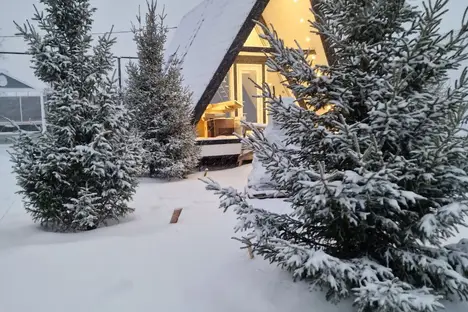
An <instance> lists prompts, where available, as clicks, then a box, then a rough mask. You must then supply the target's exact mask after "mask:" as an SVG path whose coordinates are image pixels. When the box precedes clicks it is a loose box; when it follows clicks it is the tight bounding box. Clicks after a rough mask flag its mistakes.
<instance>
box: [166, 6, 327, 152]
mask: <svg viewBox="0 0 468 312" xmlns="http://www.w3.org/2000/svg"><path fill="white" fill-rule="evenodd" d="M311 5H312V4H311V0H205V1H203V2H202V3H201V4H199V5H198V6H197V7H195V8H194V9H193V10H191V11H190V12H189V13H187V14H186V15H185V16H184V18H183V19H182V21H181V23H180V25H179V26H178V28H177V31H176V33H175V35H174V38H173V39H172V42H171V44H170V46H169V48H168V50H167V52H168V55H174V54H175V55H177V57H178V58H179V59H182V61H183V75H184V79H185V84H186V85H187V86H188V87H189V88H190V90H191V91H192V92H193V101H194V118H195V121H196V122H197V131H198V137H199V139H200V140H203V141H210V140H212V141H216V142H218V143H217V144H219V142H221V141H223V142H224V143H229V142H234V141H235V137H234V136H232V134H233V133H239V134H241V131H242V129H241V120H247V121H249V122H254V123H258V124H266V123H268V116H267V114H266V110H265V106H264V102H263V99H261V98H258V97H257V95H259V90H258V89H257V88H256V87H255V85H254V83H253V82H252V81H254V82H256V83H258V84H262V83H265V82H266V83H268V84H270V85H271V86H274V87H275V90H276V92H277V93H279V94H281V95H282V96H283V97H290V98H293V95H292V94H291V93H290V91H289V90H288V89H287V88H285V87H284V85H283V84H284V80H285V79H284V77H281V76H280V75H279V74H277V73H272V72H269V71H267V69H266V66H265V62H266V56H265V53H268V51H269V50H270V48H269V46H268V42H266V41H265V40H264V39H262V38H261V37H260V34H261V32H262V29H261V27H259V26H258V25H256V23H255V21H261V22H262V23H264V24H266V25H270V24H271V25H273V26H274V28H275V30H276V31H277V33H278V35H279V37H280V38H281V39H283V40H284V42H285V44H286V45H287V46H289V47H293V48H296V47H297V45H296V41H297V42H298V43H299V45H300V46H301V48H302V49H304V50H309V51H310V53H309V54H310V57H311V60H312V61H313V62H317V63H318V64H326V63H327V54H326V53H325V48H324V45H323V43H322V40H321V38H320V36H319V35H316V34H313V33H311V29H310V23H309V22H308V21H309V20H314V16H313V14H312V12H311V10H310V8H311ZM230 140H232V141H230ZM207 143H208V142H205V144H207ZM208 144H209V143H208Z"/></svg>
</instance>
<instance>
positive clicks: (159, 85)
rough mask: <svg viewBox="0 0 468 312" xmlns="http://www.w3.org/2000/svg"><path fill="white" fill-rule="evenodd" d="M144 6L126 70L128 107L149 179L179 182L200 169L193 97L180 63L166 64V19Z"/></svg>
mask: <svg viewBox="0 0 468 312" xmlns="http://www.w3.org/2000/svg"><path fill="white" fill-rule="evenodd" d="M147 4H148V13H147V14H146V18H145V27H141V22H142V19H141V17H138V22H139V24H140V27H139V28H134V33H135V41H136V43H137V49H138V64H134V63H131V64H130V65H129V66H128V75H129V79H128V87H127V91H126V103H127V105H128V107H129V109H130V110H131V111H132V113H133V115H134V117H135V119H134V120H133V126H134V127H135V128H136V130H137V132H138V133H140V135H141V137H142V141H143V148H144V149H145V151H146V153H145V159H144V162H145V163H146V166H147V168H148V169H149V173H150V175H151V176H155V177H159V178H183V177H185V176H186V175H187V174H188V173H190V171H191V170H192V169H193V168H194V167H195V166H196V165H197V164H198V160H199V151H198V148H197V146H196V145H195V138H196V133H195V129H194V126H193V124H192V120H191V119H192V107H191V93H190V92H189V90H188V89H186V88H184V87H183V86H182V83H183V81H182V76H181V70H180V65H181V64H180V62H179V61H178V60H177V59H176V58H175V57H173V58H171V59H170V60H169V61H168V62H166V61H165V58H164V45H165V43H166V40H167V33H168V28H167V26H166V25H165V22H164V20H165V17H166V16H165V14H164V13H163V14H161V15H158V14H157V6H156V3H155V2H154V1H153V2H151V3H149V2H148V3H147Z"/></svg>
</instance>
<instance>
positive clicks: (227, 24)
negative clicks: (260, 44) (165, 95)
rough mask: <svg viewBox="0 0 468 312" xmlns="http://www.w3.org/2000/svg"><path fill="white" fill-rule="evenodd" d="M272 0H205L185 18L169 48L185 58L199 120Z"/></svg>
mask: <svg viewBox="0 0 468 312" xmlns="http://www.w3.org/2000/svg"><path fill="white" fill-rule="evenodd" d="M268 2H269V0H235V1H233V0H205V1H203V2H202V3H201V4H199V5H198V6H197V7H196V8H195V9H193V10H192V11H191V12H189V13H188V14H187V15H186V16H185V17H184V18H183V19H182V22H181V23H180V25H179V26H178V28H177V32H176V34H175V35H174V39H173V40H172V42H171V45H170V47H169V49H168V51H167V52H168V55H173V54H176V55H177V56H178V57H179V58H180V59H182V60H183V70H182V73H183V76H184V79H185V84H186V85H187V86H188V87H189V88H190V90H191V91H192V92H193V101H194V103H195V116H194V118H195V120H198V119H199V118H200V117H201V115H202V114H203V111H204V110H205V108H206V105H208V102H209V101H210V100H211V97H213V95H214V93H215V92H216V90H217V88H218V86H219V84H220V83H221V81H222V80H223V79H224V77H225V76H226V74H227V72H228V71H229V68H230V66H231V65H232V63H233V62H234V60H235V58H236V57H237V54H238V53H239V51H240V49H241V48H242V45H243V44H244V42H245V40H246V39H247V38H248V36H249V34H250V33H251V31H252V29H253V28H254V26H255V23H254V20H255V19H258V18H259V17H260V16H261V13H262V12H263V10H264V9H265V7H266V5H267V4H268ZM203 106H204V107H203Z"/></svg>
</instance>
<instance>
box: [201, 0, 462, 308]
mask: <svg viewBox="0 0 468 312" xmlns="http://www.w3.org/2000/svg"><path fill="white" fill-rule="evenodd" d="M315 3H316V5H315V6H314V12H315V15H316V21H317V22H316V23H313V24H312V27H313V29H315V30H316V31H318V32H319V33H320V35H321V36H322V38H323V40H324V41H325V42H326V43H327V45H328V46H329V48H330V51H331V52H332V54H331V55H332V56H333V58H332V59H331V60H330V65H329V66H311V65H310V63H309V62H308V61H307V57H306V56H305V52H303V51H300V50H299V51H297V50H294V49H288V48H286V47H285V46H284V44H283V42H282V41H281V40H280V39H279V38H278V37H277V35H276V34H275V32H274V31H273V30H268V29H267V28H265V31H266V32H267V34H266V39H268V40H269V42H270V44H271V46H272V47H273V48H274V53H273V55H272V57H271V59H270V60H269V61H268V66H269V68H270V70H273V71H276V72H279V73H281V74H282V75H284V76H285V77H286V78H287V80H288V81H290V84H289V85H288V87H289V88H290V89H291V90H292V91H293V92H294V93H295V94H296V95H297V97H298V98H299V99H302V100H303V101H304V102H305V103H306V104H307V106H308V108H309V109H303V108H301V107H299V106H298V105H287V104H286V103H284V102H283V101H282V99H281V98H279V97H277V96H275V94H274V92H273V91H272V90H270V89H269V88H268V85H265V86H264V87H263V95H264V97H265V98H266V100H267V102H268V104H269V108H270V113H271V114H272V117H273V118H274V119H275V121H276V122H278V123H279V124H280V125H281V126H282V129H284V130H285V133H287V134H288V138H287V140H286V143H288V144H293V145H295V146H299V147H300V148H299V149H284V148H278V146H276V145H274V144H269V143H268V141H267V140H265V139H264V138H263V137H262V135H261V133H258V132H256V133H254V135H252V136H251V137H250V138H249V139H248V140H246V143H247V144H250V145H251V146H252V148H254V150H255V151H256V153H257V157H258V158H259V159H260V160H261V161H262V162H263V164H264V165H265V166H266V167H267V168H268V171H269V173H271V175H272V177H273V179H274V180H275V182H276V185H277V188H278V190H281V191H285V192H286V193H287V195H288V201H289V203H290V205H291V208H292V209H291V211H290V212H289V213H284V214H278V213H274V212H271V211H268V210H265V209H259V208H255V207H254V206H252V205H250V204H249V203H248V202H247V201H246V198H245V194H243V193H239V192H237V191H236V190H234V189H232V188H222V187H221V186H220V185H219V184H217V183H216V182H214V181H212V180H208V181H206V182H207V183H208V189H211V190H214V191H216V192H217V193H218V194H219V195H220V196H221V198H222V202H221V208H223V209H229V208H232V209H234V211H235V212H236V213H237V214H238V218H239V220H240V223H239V224H238V226H237V227H236V230H239V231H247V234H246V235H245V236H244V237H243V241H244V242H245V243H246V244H252V246H253V248H254V251H255V252H256V253H257V254H260V255H262V256H263V257H265V258H266V259H269V260H270V261H271V262H274V263H277V264H279V265H280V266H282V267H283V268H286V269H287V270H289V271H291V272H292V273H293V275H294V277H295V278H297V279H305V280H307V281H310V282H311V283H313V284H314V285H317V286H320V287H323V288H324V289H325V290H327V297H328V298H329V299H331V300H336V299H340V298H346V297H349V296H353V297H354V298H355V301H354V304H355V306H356V308H357V310H358V311H362V312H363V311H366V312H367V311H379V312H397V311H398V312H402V311H404V312H409V311H412V312H413V311H419V312H429V311H435V310H437V309H438V308H441V307H442V304H441V303H440V300H442V299H445V298H449V297H452V295H457V296H459V297H460V298H462V299H466V298H467V296H468V279H467V278H466V273H467V272H468V254H466V253H464V252H462V251H459V250H452V249H449V248H447V247H445V246H444V241H445V240H446V239H447V238H449V237H451V236H453V235H454V233H455V232H456V231H457V227H459V226H463V225H466V223H465V220H464V217H466V215H467V211H468V207H467V198H466V194H467V193H468V174H467V169H468V168H467V167H468V161H467V155H468V140H467V138H466V136H465V134H464V133H463V132H462V131H461V129H460V124H461V123H462V122H463V119H464V116H466V113H467V106H468V72H467V70H466V69H465V70H464V71H463V73H462V75H461V76H460V78H459V80H458V81H457V83H456V85H455V86H453V87H451V88H450V89H448V90H447V91H446V92H445V93H442V94H441V92H440V88H437V86H438V85H439V84H440V82H443V81H446V80H447V78H448V76H447V75H448V72H449V71H450V70H454V69H458V68H459V67H460V66H461V65H460V64H461V62H462V61H464V60H466V59H467V58H468V54H467V51H468V49H467V45H468V41H467V40H466V39H467V37H468V21H467V16H466V14H465V18H464V19H463V21H462V23H461V27H460V28H459V30H457V31H452V32H450V33H448V34H447V35H441V34H439V33H438V31H439V25H440V22H441V19H442V17H443V16H444V12H445V9H446V6H447V3H448V0H435V1H433V2H429V3H426V4H425V6H424V10H422V11H420V10H419V9H418V8H416V7H412V6H410V5H409V4H408V3H407V2H406V1H404V0H366V1H361V0H321V1H320V2H318V3H317V2H315ZM329 104H332V106H333V109H332V110H331V111H329V112H328V113H326V114H324V115H318V114H316V113H315V112H314V111H317V110H318V109H321V108H323V107H325V105H329Z"/></svg>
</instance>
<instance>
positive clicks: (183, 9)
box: [0, 0, 468, 86]
mask: <svg viewBox="0 0 468 312" xmlns="http://www.w3.org/2000/svg"><path fill="white" fill-rule="evenodd" d="M201 1H202V0H159V1H158V3H159V5H160V8H162V6H163V5H165V7H166V12H167V14H168V18H167V24H168V25H169V26H177V25H178V23H179V21H180V19H181V18H182V17H183V15H184V14H185V13H187V12H188V11H190V10H191V9H192V8H193V7H194V6H195V5H197V4H198V3H200V2H201ZM213 1H216V0H213ZM232 1H235V0H232ZM284 1H287V0H284ZM302 1H308V0H302ZM412 1H413V3H416V1H417V2H419V1H420V0H412ZM38 3H39V1H38V0H0V8H1V10H0V36H9V35H14V34H15V33H16V28H15V25H14V24H13V21H16V22H18V23H23V22H24V21H26V20H27V19H28V18H29V19H30V18H31V17H32V15H33V13H34V8H33V4H38ZM91 4H92V5H93V6H94V7H96V8H97V12H96V14H95V16H94V21H95V22H94V27H93V31H94V32H105V31H108V30H110V28H111V27H112V25H114V30H115V31H125V30H129V29H130V26H131V22H132V21H133V22H135V16H136V14H137V13H138V6H139V5H140V6H141V11H142V13H144V12H145V9H146V0H91ZM467 5H468V1H467V0H449V9H450V11H449V13H448V14H447V15H446V17H445V18H444V23H443V30H448V29H451V28H454V29H458V28H460V19H461V17H462V14H463V12H464V9H465V7H466V6H467ZM116 36H117V44H116V45H115V47H114V53H115V55H117V56H135V54H136V52H135V44H134V42H133V38H132V34H116ZM0 40H2V42H1V44H0V50H1V51H25V50H26V45H25V43H24V41H23V39H22V38H4V39H1V38H0ZM29 66H30V64H29V58H28V57H25V56H14V57H7V58H3V59H0V68H1V69H6V70H8V71H9V72H10V73H11V74H12V75H14V76H16V77H18V78H21V79H23V80H25V81H27V82H30V83H31V84H33V85H34V86H37V85H38V84H39V83H38V82H37V80H36V79H35V77H34V76H33V72H32V70H31V69H29Z"/></svg>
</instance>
